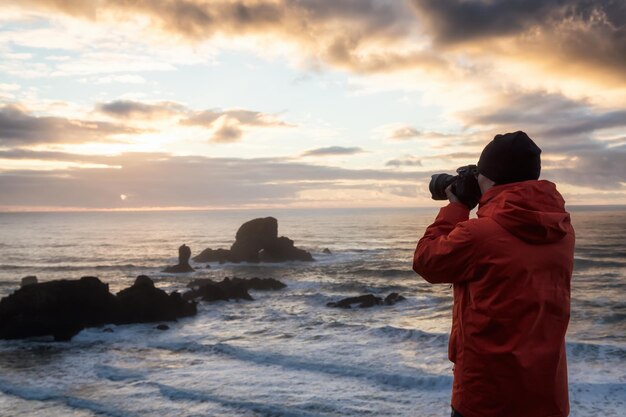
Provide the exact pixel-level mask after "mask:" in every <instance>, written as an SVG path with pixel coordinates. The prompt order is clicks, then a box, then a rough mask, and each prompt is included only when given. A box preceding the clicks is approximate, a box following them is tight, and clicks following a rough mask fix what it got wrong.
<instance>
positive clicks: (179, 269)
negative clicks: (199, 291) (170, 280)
mask: <svg viewBox="0 0 626 417" xmlns="http://www.w3.org/2000/svg"><path fill="white" fill-rule="evenodd" d="M189 258H191V249H190V248H189V246H187V245H185V244H184V243H183V245H182V246H181V247H179V248H178V264H176V265H174V266H168V267H167V268H165V269H164V270H163V272H169V273H173V274H181V273H185V272H193V271H195V269H193V268H192V267H191V265H189Z"/></svg>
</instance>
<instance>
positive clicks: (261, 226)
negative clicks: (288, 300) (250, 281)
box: [193, 217, 314, 263]
mask: <svg viewBox="0 0 626 417" xmlns="http://www.w3.org/2000/svg"><path fill="white" fill-rule="evenodd" d="M193 260H194V261H195V262H220V263H224V262H233V263H237V262H255V263H256V262H286V261H314V259H313V256H311V254H310V253H309V252H307V251H305V250H303V249H299V248H297V247H295V246H294V242H293V240H291V239H289V238H287V237H285V236H281V237H278V221H277V220H276V219H275V218H274V217H265V218H258V219H253V220H250V221H247V222H245V223H244V224H242V225H241V226H240V227H239V230H237V233H236V235H235V243H233V244H232V246H231V248H230V250H228V249H216V250H213V249H210V248H209V249H205V250H203V251H202V252H201V253H200V254H199V255H198V256H195V257H194V258H193Z"/></svg>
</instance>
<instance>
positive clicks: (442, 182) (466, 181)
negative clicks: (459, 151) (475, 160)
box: [428, 165, 482, 210]
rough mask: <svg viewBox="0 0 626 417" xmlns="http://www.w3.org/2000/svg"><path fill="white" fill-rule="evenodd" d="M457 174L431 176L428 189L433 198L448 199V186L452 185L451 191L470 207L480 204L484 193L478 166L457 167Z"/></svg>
mask: <svg viewBox="0 0 626 417" xmlns="http://www.w3.org/2000/svg"><path fill="white" fill-rule="evenodd" d="M456 173H457V175H449V174H434V175H433V176H432V177H431V178H430V184H429V185H428V189H429V191H430V194H431V197H432V199H433V200H447V199H448V196H447V195H446V188H448V186H449V185H452V187H451V191H452V194H454V195H455V196H456V197H457V198H458V199H459V200H460V201H461V202H462V203H463V204H465V205H466V206H467V207H469V209H470V210H471V209H473V208H474V207H476V205H477V204H478V201H479V200H480V197H481V195H482V193H481V192H480V187H479V186H478V178H477V177H478V167H477V166H476V165H466V166H462V167H459V168H457V170H456Z"/></svg>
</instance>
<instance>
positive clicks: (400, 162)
mask: <svg viewBox="0 0 626 417" xmlns="http://www.w3.org/2000/svg"><path fill="white" fill-rule="evenodd" d="M385 166H388V167H403V166H404V167H421V166H422V161H421V160H420V159H418V158H416V157H414V156H407V157H405V158H396V159H391V160H389V161H387V162H386V163H385Z"/></svg>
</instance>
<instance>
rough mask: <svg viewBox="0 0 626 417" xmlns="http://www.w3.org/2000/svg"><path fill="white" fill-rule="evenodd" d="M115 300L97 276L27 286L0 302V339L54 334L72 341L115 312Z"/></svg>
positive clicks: (109, 318) (106, 320)
mask: <svg viewBox="0 0 626 417" xmlns="http://www.w3.org/2000/svg"><path fill="white" fill-rule="evenodd" d="M115 311H116V299H115V296H114V295H113V294H111V293H110V292H109V286H108V285H107V284H104V283H102V282H101V281H100V280H99V279H98V278H96V277H82V278H81V279H79V280H72V281H70V280H59V281H48V282H42V283H38V284H31V285H26V286H24V287H22V288H20V289H19V290H17V291H15V292H14V293H13V294H11V295H9V296H7V297H5V298H3V299H2V300H1V301H0V339H21V338H25V337H33V336H46V335H52V336H54V339H55V340H70V339H71V338H72V337H73V336H74V335H75V334H77V333H78V332H80V331H81V330H82V329H84V328H85V327H95V326H101V325H103V324H105V323H109V322H110V321H111V317H113V316H114V315H115Z"/></svg>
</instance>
